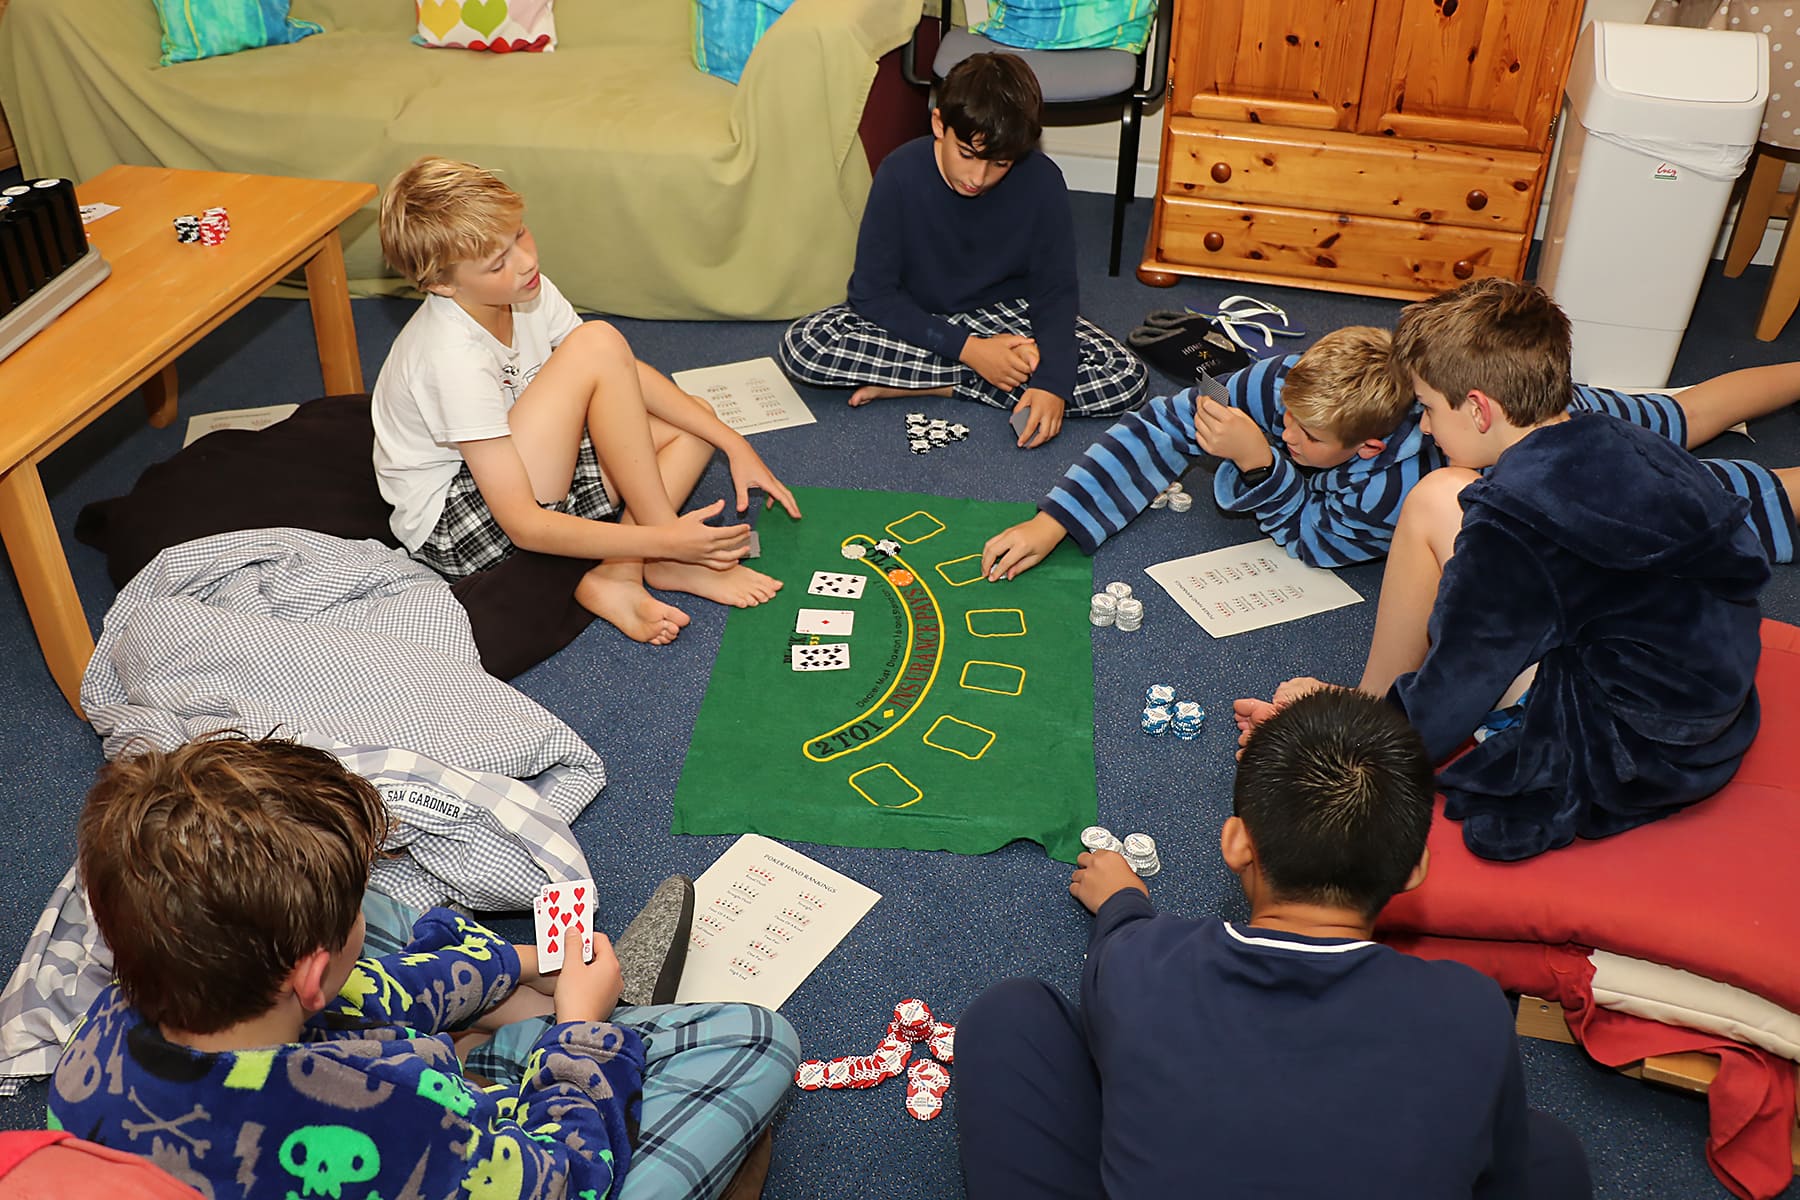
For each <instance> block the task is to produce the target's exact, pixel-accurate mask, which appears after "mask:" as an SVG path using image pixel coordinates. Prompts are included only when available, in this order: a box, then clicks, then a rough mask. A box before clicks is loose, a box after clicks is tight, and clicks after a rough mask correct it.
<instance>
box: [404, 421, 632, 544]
mask: <svg viewBox="0 0 1800 1200" xmlns="http://www.w3.org/2000/svg"><path fill="white" fill-rule="evenodd" d="M540 507H542V508H548V509H551V510H552V511H555V512H566V513H573V514H574V515H575V516H578V517H586V518H587V519H588V520H590V521H604V520H606V519H608V518H616V517H617V516H618V515H619V508H618V505H616V504H614V503H613V499H612V497H611V496H610V495H608V494H607V491H606V480H605V479H603V478H602V477H601V475H600V457H599V456H598V455H597V454H595V453H594V443H592V442H590V441H589V440H588V435H587V434H585V433H583V434H582V435H581V449H580V450H579V451H578V452H577V453H576V455H575V474H574V476H573V477H572V478H570V480H569V494H568V495H567V496H564V497H563V499H562V502H561V503H560V504H544V505H541V506H540ZM516 548H517V547H515V546H514V545H513V544H512V539H511V538H509V537H507V536H506V531H505V530H504V529H501V528H500V522H498V521H496V520H494V514H493V513H492V512H491V511H489V509H488V506H487V501H486V500H484V499H483V498H482V495H481V488H480V487H479V486H478V485H477V484H476V482H475V476H474V475H472V474H470V472H469V464H468V463H464V464H463V465H462V466H460V467H458V468H457V469H456V478H454V479H452V480H451V481H450V490H449V491H448V492H447V493H445V495H444V511H443V512H442V513H441V514H440V515H439V516H438V523H437V525H435V526H434V527H433V528H432V530H431V536H429V537H427V538H426V539H425V542H424V544H423V545H421V546H420V547H419V548H418V549H417V550H414V551H413V553H412V556H413V557H414V558H416V559H418V560H419V561H420V562H422V563H424V564H425V565H426V566H428V567H430V568H431V569H432V570H434V571H436V572H437V573H438V574H439V575H442V576H443V577H444V578H445V579H461V578H462V577H463V576H465V575H473V574H474V573H475V572H477V571H485V570H487V569H488V568H489V567H492V566H495V565H497V564H498V563H500V561H501V560H502V559H504V558H505V557H506V556H507V555H509V554H511V553H512V552H513V551H514V550H515V549H516Z"/></svg>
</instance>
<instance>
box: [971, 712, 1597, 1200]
mask: <svg viewBox="0 0 1800 1200" xmlns="http://www.w3.org/2000/svg"><path fill="white" fill-rule="evenodd" d="M1232 809H1233V815H1232V816H1230V817H1228V818H1226V821H1225V825H1224V828H1223V829H1222V830H1221V831H1220V835H1219V850H1220V853H1221V854H1222V855H1223V856H1224V859H1225V864H1226V866H1228V867H1229V868H1230V869H1231V870H1232V872H1233V873H1234V874H1236V875H1237V877H1238V881H1239V883H1240V884H1241V885H1242V887H1243V889H1244V895H1245V897H1246V898H1247V899H1248V900H1249V903H1250V919H1249V921H1248V922H1239V921H1221V920H1216V919H1207V918H1203V919H1198V920H1194V919H1189V918H1185V917H1176V916H1170V915H1166V914H1158V913H1157V911H1156V909H1155V908H1154V907H1153V906H1152V905H1151V903H1150V896H1149V891H1148V889H1147V888H1146V887H1145V886H1144V883H1143V881H1142V880H1140V879H1139V878H1138V877H1137V876H1136V875H1135V874H1133V873H1132V870H1131V868H1130V867H1129V866H1127V865H1126V863H1125V860H1124V858H1123V857H1121V856H1120V855H1118V854H1115V853H1113V852H1111V851H1098V852H1091V853H1086V854H1083V855H1082V856H1081V857H1080V858H1079V859H1078V860H1077V867H1076V870H1075V874H1074V876H1073V878H1072V879H1071V881H1070V884H1069V890H1070V892H1071V893H1073V894H1074V896H1075V898H1076V899H1077V900H1079V901H1080V902H1081V903H1082V904H1083V905H1084V906H1085V907H1086V908H1087V909H1088V910H1089V911H1091V912H1092V913H1094V915H1095V917H1096V920H1095V922H1094V930H1093V934H1092V936H1091V938H1090V939H1089V942H1088V952H1087V965H1086V967H1085V969H1084V970H1083V972H1082V978H1081V1007H1080V1009H1079V1010H1077V1009H1076V1008H1075V1007H1074V1006H1072V1005H1071V1004H1070V1003H1069V1002H1068V1001H1067V1000H1065V999H1064V998H1063V996H1062V994H1061V993H1060V992H1058V991H1056V989H1054V988H1053V987H1051V986H1050V985H1048V984H1046V983H1043V982H1041V981H1039V980H1035V979H1012V980H1008V981H1006V982H1004V983H1001V984H998V985H996V986H994V987H992V988H990V989H988V991H987V992H985V993H984V994H983V995H981V996H980V997H979V998H977V999H976V1001H975V1002H974V1003H973V1004H972V1005H971V1006H970V1007H969V1008H968V1009H966V1010H965V1011H964V1013H963V1019H962V1021H961V1022H960V1024H959V1025H958V1027H957V1037H956V1051H957V1060H956V1091H957V1095H958V1100H957V1123H958V1125H959V1133H960V1138H959V1141H960V1143H961V1147H962V1165H963V1177H964V1180H965V1181H966V1183H967V1185H968V1194H969V1196H970V1198H971V1200H982V1198H984V1197H988V1196H1003V1197H1011V1196H1033V1197H1082V1198H1084V1200H1086V1198H1088V1197H1093V1196H1101V1195H1106V1196H1114V1197H1127V1196H1275V1195H1280V1196H1332V1197H1348V1198H1354V1197H1370V1198H1376V1197H1379V1198H1381V1200H1387V1198H1388V1197H1393V1196H1407V1197H1422V1196H1430V1197H1437V1198H1440V1200H1442V1198H1447V1197H1452V1196H1469V1197H1481V1198H1483V1200H1487V1198H1490V1197H1502V1196H1505V1197H1531V1198H1533V1200H1578V1198H1583V1197H1586V1196H1588V1195H1589V1194H1590V1193H1591V1188H1590V1184H1589V1181H1588V1174H1587V1164H1586V1161H1585V1159H1584V1157H1583V1154H1582V1150H1581V1145H1580V1143H1579V1142H1578V1141H1576V1139H1575V1137H1574V1136H1573V1135H1572V1134H1571V1133H1570V1132H1569V1130H1568V1129H1567V1128H1566V1127H1564V1126H1562V1125H1561V1124H1560V1123H1558V1122H1557V1121H1555V1120H1554V1119H1552V1118H1550V1117H1547V1116H1545V1115H1543V1114H1541V1113H1537V1112H1534V1111H1532V1110H1531V1109H1529V1108H1527V1107H1526V1104H1525V1085H1524V1079H1523V1075H1522V1071H1521V1067H1520V1063H1519V1051H1518V1046H1517V1043H1516V1042H1515V1040H1514V1036H1513V1021H1512V1012H1511V1010H1510V1009H1509V1007H1508V1006H1507V1002H1506V998H1505V996H1503V995H1502V994H1501V992H1500V989H1499V988H1498V987H1496V986H1495V985H1494V983H1493V982H1492V981H1491V980H1488V979H1485V978H1483V977H1482V976H1480V975H1478V974H1476V973H1475V972H1474V971H1472V970H1470V969H1469V968H1468V967H1465V966H1462V965H1460V964H1457V963H1449V962H1428V961H1425V960H1423V959H1417V958H1412V957H1409V956H1407V955H1404V954H1401V953H1399V952H1398V951H1395V950H1391V949H1389V948H1388V947H1386V946H1381V945H1378V944H1376V943H1375V942H1373V941H1371V940H1370V939H1371V935H1372V930H1373V928H1374V924H1375V917H1376V914H1378V913H1379V912H1380V911H1381V909H1382V906H1383V905H1385V904H1386V903H1387V902H1388V900H1389V899H1390V898H1391V897H1392V896H1394V895H1395V894H1396V893H1398V892H1401V891H1405V890H1407V889H1410V888H1414V887H1417V886H1418V885H1419V884H1420V883H1421V882H1423V881H1424V878H1425V871H1426V866H1427V856H1426V850H1425V834H1426V831H1427V830H1428V829H1429V828H1430V826H1431V812H1432V774H1431V762H1430V760H1429V759H1427V758H1426V757H1425V749H1424V746H1423V745H1422V744H1421V742H1420V740H1419V735H1418V734H1417V733H1415V732H1414V731H1413V729H1412V728H1411V727H1410V726H1409V725H1408V724H1407V723H1406V721H1405V719H1404V718H1403V717H1401V716H1400V715H1399V714H1398V713H1397V712H1395V711H1394V710H1393V709H1392V708H1390V707H1388V706H1387V705H1384V704H1382V703H1381V702H1380V701H1378V700H1376V699H1374V698H1373V697H1369V696H1364V695H1361V694H1360V693H1357V692H1353V691H1349V690H1344V689H1331V690H1328V691H1322V692H1317V693H1314V694H1313V695H1310V696H1307V697H1306V698H1304V699H1302V700H1299V701H1296V702H1295V703H1294V704H1292V705H1290V706H1289V707H1288V708H1286V709H1284V710H1283V711H1282V712H1280V713H1279V714H1277V715H1276V716H1274V717H1272V718H1270V719H1269V720H1268V721H1266V722H1265V723H1264V724H1263V725H1262V726H1260V727H1259V728H1258V729H1257V730H1256V731H1255V733H1253V734H1252V735H1251V736H1250V738H1249V740H1248V743H1247V744H1246V745H1245V747H1244V752H1243V757H1242V758H1241V760H1240V761H1239V764H1238V772H1237V782H1236V785H1235V786H1234V788H1233V792H1232Z"/></svg>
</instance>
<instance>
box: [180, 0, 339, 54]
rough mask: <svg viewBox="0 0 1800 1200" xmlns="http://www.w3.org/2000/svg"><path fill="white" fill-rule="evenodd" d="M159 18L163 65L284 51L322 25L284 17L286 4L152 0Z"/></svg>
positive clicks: (261, 0) (281, 0) (249, 0)
mask: <svg viewBox="0 0 1800 1200" xmlns="http://www.w3.org/2000/svg"><path fill="white" fill-rule="evenodd" d="M155 3H156V15H157V16H159V17H161V18H162V27H163V40H162V65H163V66H165V67H168V66H173V65H174V64H176V63H184V62H193V61H194V60H195V59H200V58H217V57H218V56H220V55H222V54H236V53H237V52H238V51H239V50H255V49H256V48H257V47H259V46H285V45H286V44H287V43H289V42H297V41H299V40H300V39H301V38H303V37H311V36H312V35H313V34H315V33H324V32H325V29H324V27H323V26H321V25H315V24H314V23H313V22H311V21H296V20H294V19H292V18H291V17H289V16H288V0H155Z"/></svg>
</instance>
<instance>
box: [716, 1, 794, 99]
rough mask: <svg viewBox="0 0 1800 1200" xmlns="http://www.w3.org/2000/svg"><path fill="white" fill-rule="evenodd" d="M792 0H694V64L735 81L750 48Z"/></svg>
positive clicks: (751, 48)
mask: <svg viewBox="0 0 1800 1200" xmlns="http://www.w3.org/2000/svg"><path fill="white" fill-rule="evenodd" d="M793 3H794V0H693V5H694V46H693V51H694V65H695V66H696V67H699V68H700V69H701V70H702V71H705V72H706V73H707V74H708V75H717V76H718V77H719V78H720V79H724V80H727V81H729V82H731V83H736V82H737V81H738V79H739V78H740V77H741V76H742V75H743V74H744V64H745V63H747V62H749V61H750V51H752V50H754V49H755V48H756V43H757V41H758V40H759V39H760V38H761V37H762V35H763V34H764V33H767V32H768V29H769V26H771V25H773V24H774V23H775V18H777V17H779V16H780V15H781V14H782V13H784V12H786V11H787V10H788V8H789V7H790V6H791V5H792V4H793Z"/></svg>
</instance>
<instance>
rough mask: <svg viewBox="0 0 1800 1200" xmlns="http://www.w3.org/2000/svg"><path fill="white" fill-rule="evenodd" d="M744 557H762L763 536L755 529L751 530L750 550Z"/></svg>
mask: <svg viewBox="0 0 1800 1200" xmlns="http://www.w3.org/2000/svg"><path fill="white" fill-rule="evenodd" d="M744 557H745V558H746V559H751V558H761V557H762V538H761V536H759V535H758V534H757V532H756V530H754V529H752V530H751V531H750V550H749V552H748V553H746V554H745V555H744Z"/></svg>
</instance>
